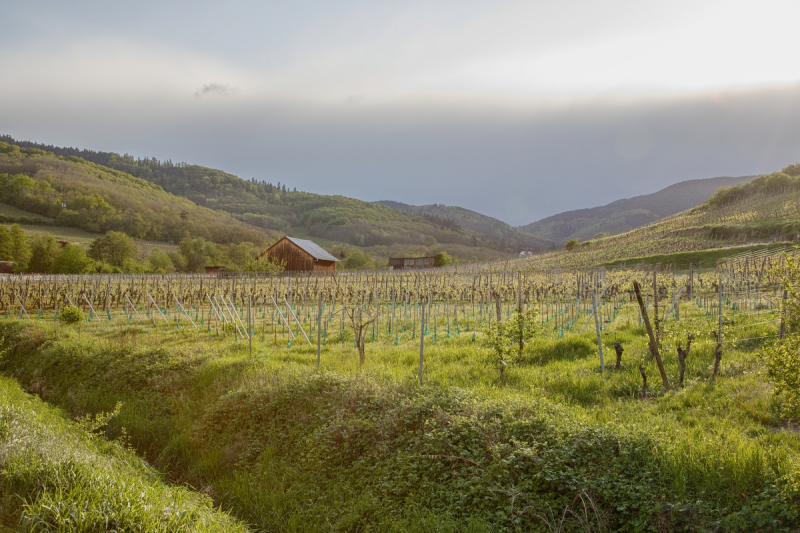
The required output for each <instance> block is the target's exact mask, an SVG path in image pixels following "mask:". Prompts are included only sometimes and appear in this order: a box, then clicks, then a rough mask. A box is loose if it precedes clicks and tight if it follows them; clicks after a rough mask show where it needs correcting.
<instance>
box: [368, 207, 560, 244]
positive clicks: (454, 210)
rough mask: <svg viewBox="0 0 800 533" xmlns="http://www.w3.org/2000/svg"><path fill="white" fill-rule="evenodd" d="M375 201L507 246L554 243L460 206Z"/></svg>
mask: <svg viewBox="0 0 800 533" xmlns="http://www.w3.org/2000/svg"><path fill="white" fill-rule="evenodd" d="M375 203H376V204H380V205H385V206H386V207H391V208H392V209H397V210H400V211H405V212H406V213H412V214H414V215H421V216H424V217H428V218H429V219H431V220H437V219H438V220H441V221H449V222H451V223H453V224H457V225H459V226H461V227H463V228H467V229H471V230H474V231H478V232H481V233H484V234H487V235H494V236H495V238H497V239H498V241H499V242H501V243H502V244H503V245H504V246H511V247H514V248H518V249H520V250H543V249H550V248H554V247H555V246H556V243H555V242H552V241H549V240H547V239H542V238H539V237H536V236H533V235H530V234H528V233H525V232H522V231H520V230H519V229H517V228H515V227H513V226H511V225H509V224H506V223H505V222H503V221H502V220H498V219H496V218H493V217H490V216H487V215H482V214H480V213H478V212H476V211H471V210H469V209H464V208H463V207H458V206H453V205H443V204H429V205H409V204H404V203H403V202H395V201H392V200H380V201H377V202H375Z"/></svg>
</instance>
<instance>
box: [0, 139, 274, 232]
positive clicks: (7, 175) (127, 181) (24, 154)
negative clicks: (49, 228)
mask: <svg viewBox="0 0 800 533" xmlns="http://www.w3.org/2000/svg"><path fill="white" fill-rule="evenodd" d="M0 202H3V203H7V204H9V205H12V206H14V207H17V208H19V209H23V210H25V211H28V212H31V213H34V214H36V215H41V216H44V217H48V218H51V219H53V220H54V222H53V224H54V225H58V226H68V227H75V228H80V229H83V230H86V231H90V232H95V233H105V232H107V231H121V232H124V233H127V234H128V235H131V236H133V237H135V238H137V239H148V240H157V241H175V242H177V241H180V240H184V239H187V238H194V237H202V238H204V239H206V240H209V241H212V242H216V243H220V244H230V243H239V242H252V243H256V244H263V243H265V242H266V241H267V240H269V238H270V235H269V234H268V232H265V231H263V230H259V229H258V228H255V227H253V226H250V225H248V224H245V223H243V222H241V221H238V220H236V219H235V218H233V217H232V216H230V215H228V214H225V213H220V212H217V211H213V210H211V209H207V208H204V207H201V206H198V205H197V204H195V203H193V202H191V201H189V200H187V199H186V198H181V197H179V196H174V195H172V194H169V193H167V192H165V191H164V190H163V189H162V188H161V187H159V186H158V185H155V184H153V183H150V182H148V181H146V180H144V179H140V178H136V177H134V176H131V175H129V174H125V173H122V172H119V171H115V170H112V169H108V168H104V167H101V166H98V165H95V164H93V163H89V162H86V161H83V160H81V159H78V158H74V159H70V160H62V159H57V158H55V157H53V156H52V155H50V154H47V153H46V152H43V151H41V150H37V149H32V148H19V147H18V146H14V145H9V144H6V143H2V142H0Z"/></svg>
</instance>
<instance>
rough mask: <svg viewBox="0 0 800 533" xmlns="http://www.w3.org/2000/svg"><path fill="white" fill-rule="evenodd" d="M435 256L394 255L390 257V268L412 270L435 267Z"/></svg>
mask: <svg viewBox="0 0 800 533" xmlns="http://www.w3.org/2000/svg"><path fill="white" fill-rule="evenodd" d="M434 259H435V258H434V257H433V256H430V257H392V258H391V259H389V268H391V269H392V270H412V269H417V268H433V267H434V266H436V265H435V264H434V262H435V261H434Z"/></svg>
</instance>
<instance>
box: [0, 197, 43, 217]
mask: <svg viewBox="0 0 800 533" xmlns="http://www.w3.org/2000/svg"><path fill="white" fill-rule="evenodd" d="M0 215H3V216H7V217H12V218H23V217H27V218H39V219H42V220H46V221H52V220H53V219H52V218H48V217H45V216H42V215H37V214H36V213H31V212H30V211H23V210H22V209H18V208H16V207H14V206H13V205H8V204H4V203H2V202H0Z"/></svg>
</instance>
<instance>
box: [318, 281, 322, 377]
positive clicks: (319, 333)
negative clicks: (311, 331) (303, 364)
mask: <svg viewBox="0 0 800 533" xmlns="http://www.w3.org/2000/svg"><path fill="white" fill-rule="evenodd" d="M321 338H322V293H321V292H320V293H319V309H317V368H319V362H320V346H321Z"/></svg>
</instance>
